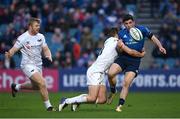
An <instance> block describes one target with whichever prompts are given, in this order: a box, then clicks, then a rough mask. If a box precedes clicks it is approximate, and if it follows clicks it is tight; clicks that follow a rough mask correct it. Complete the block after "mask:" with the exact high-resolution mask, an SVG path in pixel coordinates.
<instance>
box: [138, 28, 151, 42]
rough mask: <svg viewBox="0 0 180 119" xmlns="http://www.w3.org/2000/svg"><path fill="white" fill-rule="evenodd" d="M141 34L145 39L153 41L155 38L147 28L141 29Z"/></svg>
mask: <svg viewBox="0 0 180 119" xmlns="http://www.w3.org/2000/svg"><path fill="white" fill-rule="evenodd" d="M141 32H142V34H143V36H144V37H147V38H149V39H151V37H152V36H153V34H152V32H151V31H150V30H149V29H148V28H147V27H141Z"/></svg>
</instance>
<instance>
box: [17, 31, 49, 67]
mask: <svg viewBox="0 0 180 119" xmlns="http://www.w3.org/2000/svg"><path fill="white" fill-rule="evenodd" d="M46 45H47V44H46V41H45V37H44V35H43V34H41V33H38V34H36V35H34V36H32V35H30V34H29V32H28V31H26V32H25V33H23V34H22V35H20V36H19V37H18V38H17V41H16V43H15V44H14V46H15V47H16V48H20V51H21V53H22V60H21V66H23V65H25V64H33V65H36V66H38V65H42V56H41V52H42V47H44V46H46Z"/></svg>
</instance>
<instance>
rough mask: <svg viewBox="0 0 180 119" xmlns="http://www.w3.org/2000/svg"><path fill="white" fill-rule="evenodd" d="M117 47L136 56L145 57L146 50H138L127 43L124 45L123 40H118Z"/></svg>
mask: <svg viewBox="0 0 180 119" xmlns="http://www.w3.org/2000/svg"><path fill="white" fill-rule="evenodd" d="M117 47H118V48H119V49H121V50H123V51H124V52H126V53H128V54H129V55H131V56H134V57H144V55H145V53H146V52H145V51H144V50H143V51H142V52H138V51H136V50H133V49H130V48H128V47H127V46H126V45H124V43H123V42H122V41H121V40H118V42H117Z"/></svg>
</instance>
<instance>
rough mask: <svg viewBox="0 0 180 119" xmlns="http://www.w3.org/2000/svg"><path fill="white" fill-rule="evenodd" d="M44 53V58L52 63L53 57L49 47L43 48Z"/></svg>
mask: <svg viewBox="0 0 180 119" xmlns="http://www.w3.org/2000/svg"><path fill="white" fill-rule="evenodd" d="M42 49H43V53H44V56H45V57H46V58H47V59H48V60H49V61H51V62H52V55H51V51H50V49H49V48H48V46H44V47H43V48H42Z"/></svg>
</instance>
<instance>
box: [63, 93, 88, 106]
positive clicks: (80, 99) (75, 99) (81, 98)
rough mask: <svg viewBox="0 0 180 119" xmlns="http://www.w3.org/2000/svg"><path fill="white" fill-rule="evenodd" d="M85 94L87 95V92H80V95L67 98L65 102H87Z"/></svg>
mask: <svg viewBox="0 0 180 119" xmlns="http://www.w3.org/2000/svg"><path fill="white" fill-rule="evenodd" d="M86 96H87V94H81V95H79V96H76V97H73V98H67V99H66V104H73V103H83V102H87V97H86Z"/></svg>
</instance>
